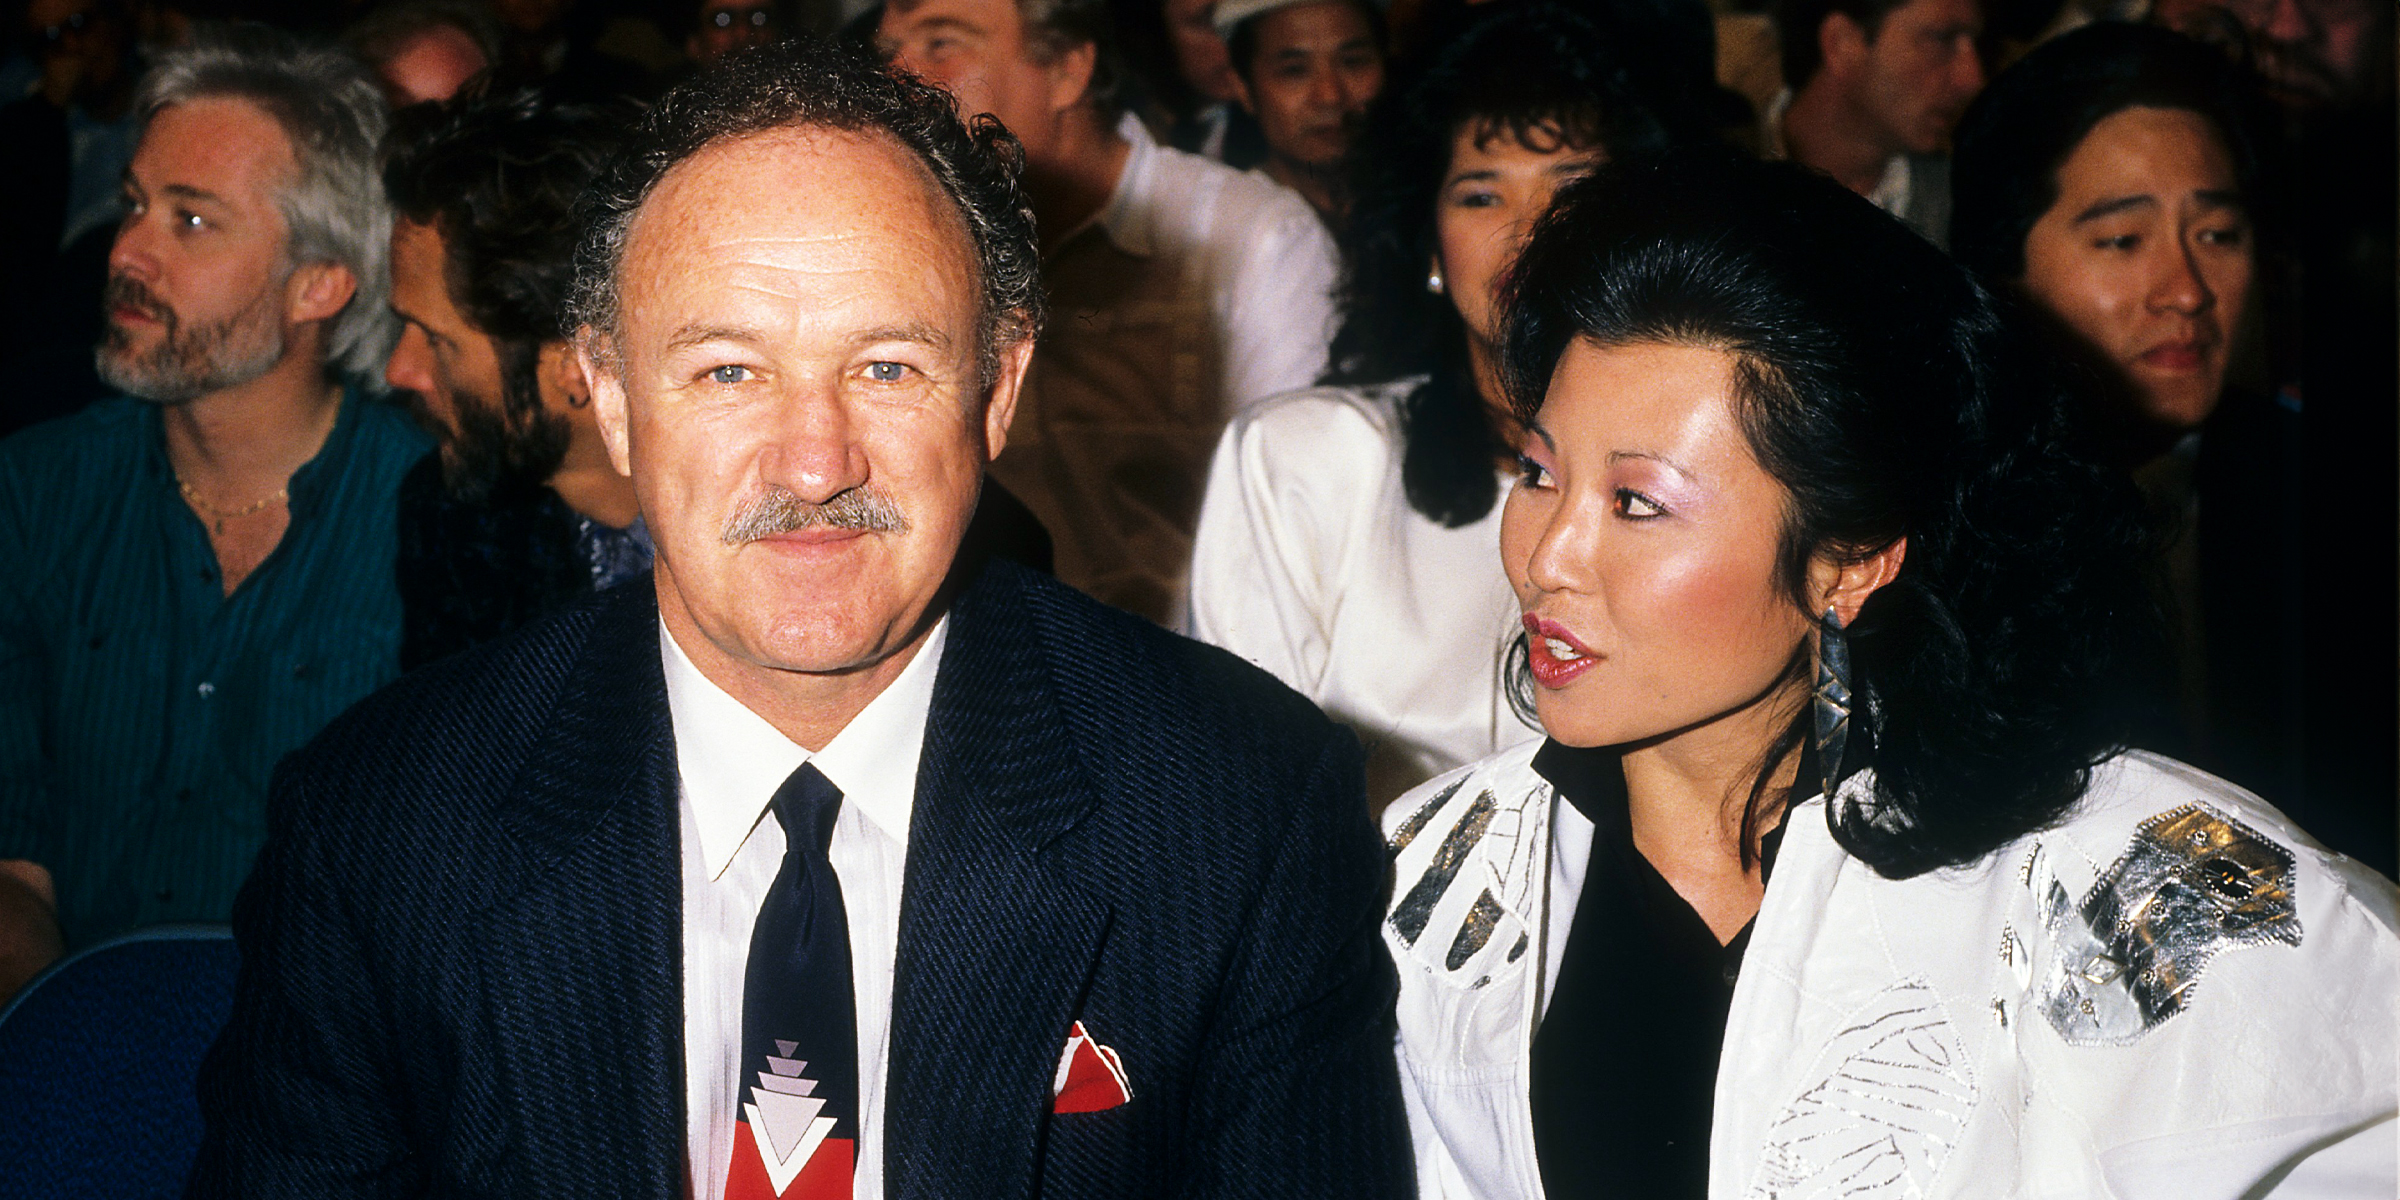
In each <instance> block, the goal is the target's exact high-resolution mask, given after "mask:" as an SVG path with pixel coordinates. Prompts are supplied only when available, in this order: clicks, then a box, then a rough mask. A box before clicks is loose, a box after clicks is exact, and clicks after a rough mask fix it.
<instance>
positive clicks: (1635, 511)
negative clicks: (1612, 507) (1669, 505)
mask: <svg viewBox="0 0 2400 1200" xmlns="http://www.w3.org/2000/svg"><path fill="white" fill-rule="evenodd" d="M1617 515H1618V516H1621V517H1625V518H1627V519H1629V520H1635V521H1647V520H1649V519H1650V518H1652V517H1663V516H1665V515H1667V510H1666V509H1664V508H1661V507H1659V505H1658V501H1656V500H1652V499H1651V498H1650V497H1648V496H1645V495H1643V494H1641V493H1640V492H1637V491H1635V490H1633V489H1632V488H1618V489H1617Z"/></svg>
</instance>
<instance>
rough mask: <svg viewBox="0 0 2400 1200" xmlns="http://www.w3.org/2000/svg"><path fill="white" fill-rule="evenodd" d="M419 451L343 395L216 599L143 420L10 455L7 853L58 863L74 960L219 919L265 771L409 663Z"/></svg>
mask: <svg viewBox="0 0 2400 1200" xmlns="http://www.w3.org/2000/svg"><path fill="white" fill-rule="evenodd" d="M427 447H428V443H427V441H426V439H425V438H424V436H423V435H422V434H420V433H419V432H418V431H417V430H416V429H415V428H414V427H413V426H412V425H411V423H410V422H409V420H408V418H407V417H406V416H405V415H403V414H402V413H401V412H399V411H398V410H397V409H394V408H392V407H390V406H388V405H385V404H382V403H379V402H375V401H370V400H366V399H363V398H360V397H359V396H356V395H350V396H345V397H344V398H343V401H342V408H341V412H340V414H339V416H338V417H337V418H336V420H335V423H334V427H333V431H332V432H331V433H330V434H328V435H327V436H326V439H325V445H324V447H323V448H322V449H320V450H319V451H318V452H317V456H316V457H315V458H314V459H312V460H310V461H309V462H308V463H307V464H306V465H304V466H302V467H301V468H300V469H299V471H297V472H296V473H294V474H293V476H292V479H291V483H290V485H289V488H288V490H289V493H290V496H291V501H290V509H291V524H290V528H289V529H288V530H287V531H286V532H285V533H284V535H283V540H282V542H281V543H280V544H278V545H277V546H276V547H275V551H274V553H272V554H270V555H268V557H267V559H266V561H265V562H263V563H261V564H260V565H259V567H258V569H257V570H256V571H254V572H253V573H252V574H251V575H250V576H249V578H247V579H245V580H243V581H242V584H241V586H240V587H239V588H238V589H236V590H235V592H234V593H233V595H231V596H227V595H225V593H224V588H223V586H222V584H221V583H220V581H219V578H218V574H217V561H216V554H215V552H214V551H213V550H211V549H210V547H209V543H208V532H207V530H206V529H205V528H204V527H203V526H202V525H201V523H200V520H199V518H198V517H196V516H194V515H193V514H192V511H191V509H190V508H189V507H188V506H186V505H185V503H184V501H183V498H182V496H181V495H180V494H179V493H178V490H177V486H176V482H175V473H174V471H173V469H172V468H170V467H169V466H168V464H167V455H166V443H165V439H164V434H163V431H162V428H161V422H160V416H159V411H158V409H157V407H156V406H154V405H150V404H147V403H144V402H142V401H138V400H127V399H118V400H110V401H105V402H102V403H100V404H96V405H93V406H92V407H90V408H88V409H86V410H84V411H83V412H80V413H77V414H76V415H74V416H71V417H67V418H64V419H62V420H58V421H53V422H51V423H49V424H46V425H41V426H37V427H35V428H33V429H29V430H26V431H25V432H23V433H20V434H18V435H16V436H15V437H12V438H10V439H8V440H7V441H5V442H0V859H9V858H26V859H32V860H33V861H35V862H39V863H41V864H43V865H45V866H47V867H48V868H49V869H50V871H51V874H52V876H53V878H55V879H56V881H57V884H58V901H59V920H60V924H61V926H62V927H63V929H64V931H65V934H66V939H67V945H68V947H69V948H70V949H72V948H74V947H76V946H79V945H84V944H88V943H90V942H92V941H96V940H98V939H100V938H104V937H108V936H110V935H113V934H116V933H121V932H124V931H125V930H128V929H133V928H137V927H140V926H143V925H151V924H157V923H160V922H168V921H223V920H225V919H226V918H227V916H228V915H229V914H230V912H231V911H232V907H233V896H234V892H235V891H236V890H237V889H238V888H239V887H240V886H241V882H242V878H243V876H245V875H246V874H248V872H249V869H250V861H251V859H252V858H253V857H254V856H255V855H256V854H257V852H258V847H259V843H260V842H261V841H262V840H263V839H264V837H265V834H266V791H267V779H268V776H269V774H270V773H271V772H272V771H273V770H274V767H275V763H276V760H278V759H280V758H282V757H283V755H284V753H285V752H286V751H288V750H291V749H292V748H294V747H296V746H298V745H299V744H300V743H302V742H304V741H306V740H307V739H308V738H309V737H310V736H312V735H314V734H315V733H316V732H317V730H318V729H320V728H322V727H323V726H324V724H325V723H326V722H327V721H329V720H331V719H333V717H334V716H335V715H336V714H337V713H339V712H341V711H342V710H343V709H344V708H347V707H349V705H350V703H351V702H352V701H354V700H357V699H358V698H359V697H361V696H364V695H366V694H367V693H368V692H370V691H373V690H374V689H375V688H377V687H379V686H381V685H382V684H383V683H385V682H386V681H388V680H390V679H391V678H392V677H393V676H394V675H396V674H398V672H399V651H400V597H399V592H398V588H397V584H396V580H395V577H394V566H393V564H394V559H395V556H396V553H397V533H396V522H395V515H396V502H397V497H398V495H399V487H400V478H401V476H402V475H403V474H405V473H406V472H407V470H408V468H409V467H410V465H411V464H413V463H415V462H416V461H417V460H418V459H419V458H421V457H423V455H424V454H425V452H426V449H427Z"/></svg>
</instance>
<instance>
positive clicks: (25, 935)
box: [0, 858, 65, 1004]
mask: <svg viewBox="0 0 2400 1200" xmlns="http://www.w3.org/2000/svg"><path fill="white" fill-rule="evenodd" d="M64 950H65V944H64V942H63V941H61V939H60V937H59V932H58V892H57V889H56V888H55V887H53V886H52V884H51V882H50V869H49V868H48V867H45V866H43V865H42V864H40V863H37V862H28V861H26V860H24V859H21V858H12V859H0V1004H5V1003H7V1002H8V999H9V997H11V996H14V995H16V994H17V989H19V988H21V987H24V986H25V984H26V981H27V980H30V979H32V978H33V977H34V976H36V975H39V974H41V973H42V968H44V967H47V966H49V965H50V964H51V963H54V962H57V961H58V956H59V955H60V953H62V952H63V951H64Z"/></svg>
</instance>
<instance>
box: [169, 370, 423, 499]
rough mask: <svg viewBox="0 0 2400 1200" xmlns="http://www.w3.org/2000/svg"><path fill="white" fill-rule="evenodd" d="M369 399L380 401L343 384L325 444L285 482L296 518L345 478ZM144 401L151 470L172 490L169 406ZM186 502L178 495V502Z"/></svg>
mask: <svg viewBox="0 0 2400 1200" xmlns="http://www.w3.org/2000/svg"><path fill="white" fill-rule="evenodd" d="M369 403H377V402H376V401H370V400H368V399H367V398H366V396H365V394H364V393H362V392H360V391H359V390H358V388H356V387H354V386H352V385H350V384H343V385H342V398H341V399H340V400H339V401H338V402H337V407H336V408H335V409H334V413H333V428H332V429H329V430H327V431H326V432H325V441H324V444H322V445H320V446H318V447H317V452H316V454H315V455H314V456H313V457H311V458H310V459H309V460H308V461H307V462H304V463H301V464H300V467H299V469H298V470H295V471H293V472H292V477H291V479H290V480H289V481H287V482H286V483H285V484H284V485H283V488H284V494H285V495H286V496H287V497H289V500H288V502H287V504H286V508H287V509H288V510H289V511H290V512H291V514H292V519H293V520H295V521H297V520H301V519H304V518H306V517H308V516H311V515H313V514H314V513H315V511H316V508H317V499H318V496H319V495H320V494H322V493H323V492H324V490H325V489H326V487H327V486H329V485H328V482H327V481H328V480H334V479H339V478H341V476H342V464H343V463H345V462H347V461H348V459H349V453H350V444H351V443H352V442H354V441H356V440H358V439H357V436H356V435H357V432H358V422H359V406H360V405H363V404H369ZM141 404H142V409H143V415H142V425H143V428H145V429H148V430H149V431H150V434H149V436H148V437H147V438H145V439H143V441H144V444H145V445H146V446H148V448H149V457H150V473H151V474H152V475H154V476H156V477H158V478H159V479H162V480H165V481H166V484H167V490H168V491H169V492H171V493H172V492H175V491H176V486H177V485H176V478H175V465H174V464H173V463H171V462H169V461H168V460H167V425H166V406H165V405H163V404H160V403H158V402H156V401H152V400H144V401H142V402H141ZM182 502H183V501H182V498H181V496H180V495H178V496H177V499H176V503H178V504H180V503H182Z"/></svg>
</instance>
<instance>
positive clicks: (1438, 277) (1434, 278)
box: [1425, 258, 1442, 296]
mask: <svg viewBox="0 0 2400 1200" xmlns="http://www.w3.org/2000/svg"><path fill="white" fill-rule="evenodd" d="M1425 290H1426V291H1428V292H1431V293H1433V294H1434V295H1436V296H1439V295H1441V294H1442V260H1440V259H1438V258H1437V259H1435V260H1433V269H1432V270H1430V271H1427V272H1426V273H1425Z"/></svg>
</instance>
